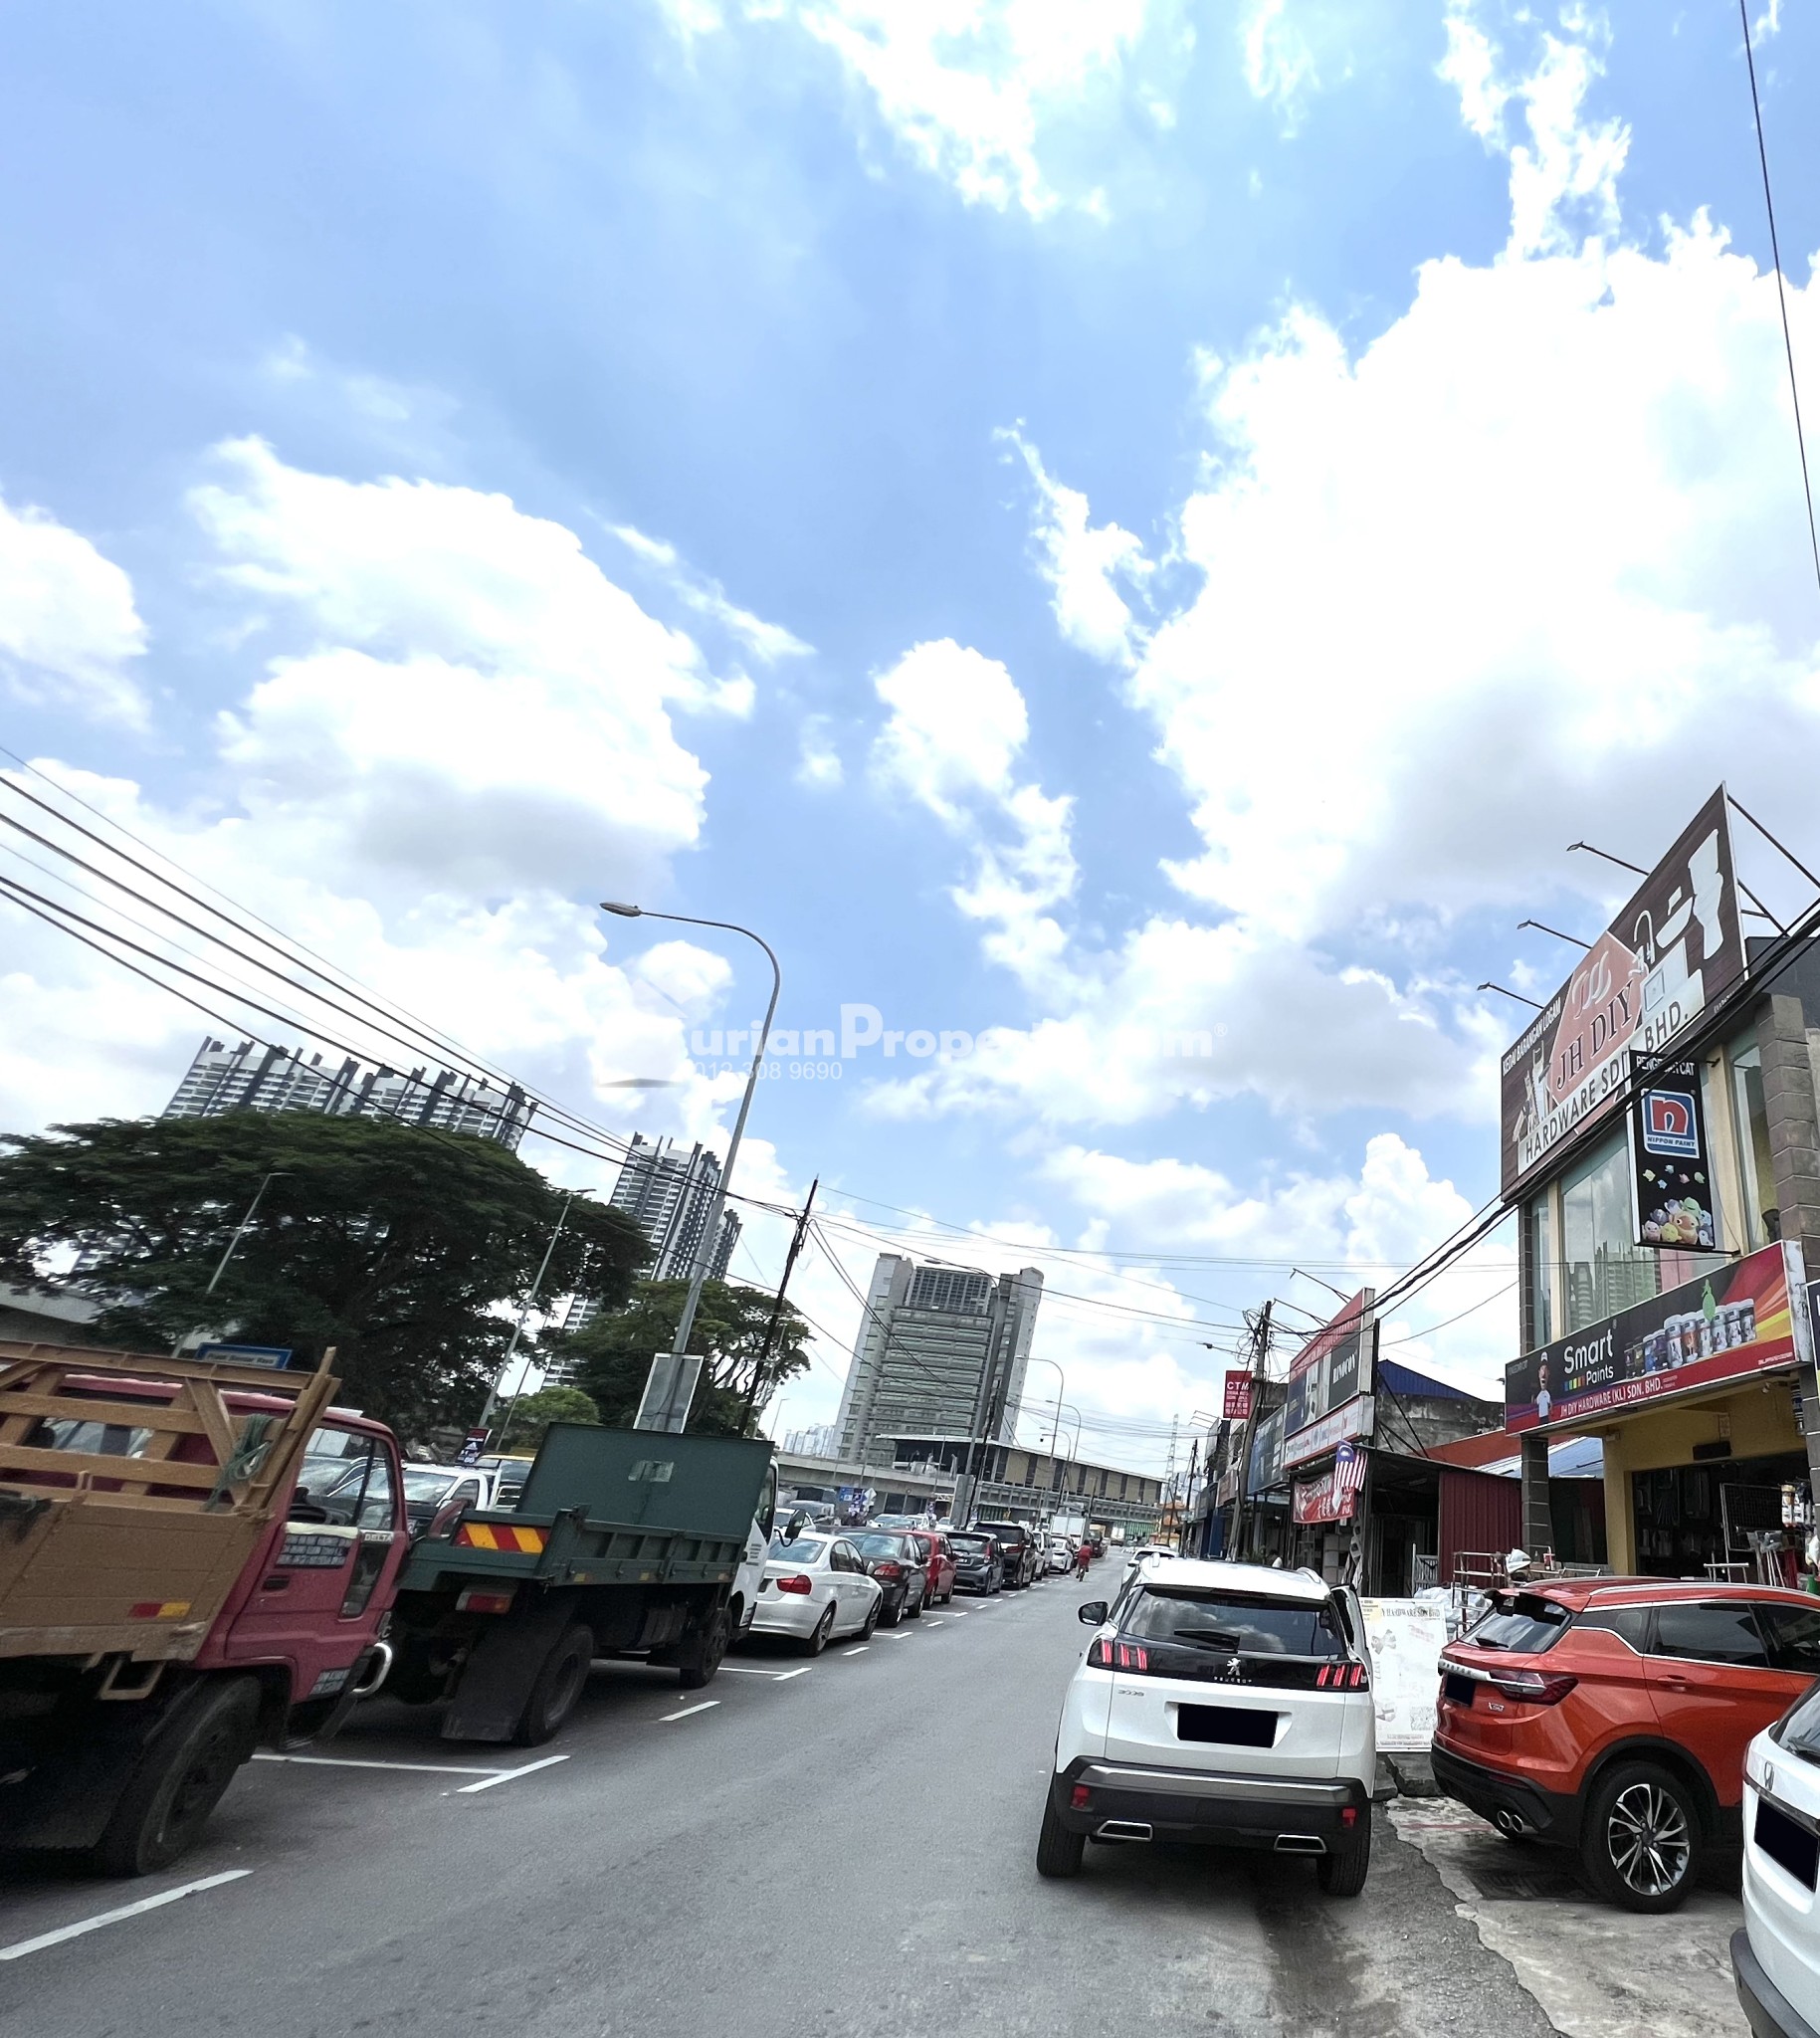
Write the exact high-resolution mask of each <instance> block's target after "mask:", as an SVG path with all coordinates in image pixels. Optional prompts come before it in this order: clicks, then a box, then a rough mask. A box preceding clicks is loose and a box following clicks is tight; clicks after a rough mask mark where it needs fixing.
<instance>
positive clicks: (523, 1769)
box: [454, 1755, 568, 1797]
mask: <svg viewBox="0 0 1820 2038" xmlns="http://www.w3.org/2000/svg"><path fill="white" fill-rule="evenodd" d="M567 1760H568V1756H567V1755H545V1756H544V1757H543V1759H542V1761H540V1762H521V1763H519V1765H518V1766H517V1768H515V1769H502V1770H501V1771H500V1772H499V1774H498V1775H496V1776H483V1777H482V1778H481V1780H480V1781H479V1782H478V1783H464V1784H463V1785H462V1787H461V1788H460V1789H459V1790H457V1791H456V1792H455V1793H454V1795H455V1796H457V1797H472V1796H473V1795H474V1793H475V1792H476V1791H477V1790H491V1789H492V1788H493V1787H494V1785H495V1784H496V1783H512V1782H515V1781H516V1780H517V1779H518V1777H520V1776H528V1775H529V1774H530V1773H531V1771H532V1770H533V1769H552V1768H554V1767H555V1765H556V1764H557V1763H558V1762H566V1761H567Z"/></svg>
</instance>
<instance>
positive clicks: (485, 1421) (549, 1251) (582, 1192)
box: [481, 1189, 594, 1443]
mask: <svg viewBox="0 0 1820 2038" xmlns="http://www.w3.org/2000/svg"><path fill="white" fill-rule="evenodd" d="M593 1193H594V1191H593V1190H592V1189H568V1190H565V1191H564V1193H563V1198H562V1208H561V1209H560V1210H559V1211H558V1212H557V1213H556V1228H555V1230H554V1231H552V1232H551V1233H550V1242H549V1244H548V1245H546V1246H545V1247H544V1248H543V1258H542V1260H541V1262H540V1263H539V1264H538V1267H537V1278H536V1280H535V1281H533V1282H532V1283H531V1285H530V1293H529V1294H528V1295H527V1296H526V1297H525V1298H524V1306H523V1307H522V1308H521V1309H520V1310H519V1311H518V1321H517V1322H516V1323H515V1324H514V1325H512V1326H511V1342H510V1343H509V1344H508V1345H506V1356H505V1357H504V1358H503V1359H502V1360H501V1361H500V1369H499V1371H498V1372H497V1373H495V1374H494V1377H493V1385H492V1386H491V1387H490V1388H489V1389H488V1390H487V1406H486V1407H485V1408H483V1409H482V1410H481V1428H482V1429H486V1428H487V1427H488V1426H489V1425H490V1424H491V1423H492V1421H493V1411H494V1410H495V1409H496V1408H497V1407H498V1406H499V1405H500V1389H501V1387H502V1386H504V1384H505V1382H506V1374H507V1373H509V1372H510V1371H511V1362H512V1360H513V1359H514V1358H515V1357H516V1356H517V1355H518V1340H519V1339H520V1338H521V1337H522V1336H523V1335H524V1325H525V1323H526V1321H527V1320H528V1319H529V1317H530V1313H531V1311H532V1309H533V1308H534V1307H535V1306H536V1301H537V1297H538V1296H539V1295H540V1294H541V1293H542V1292H543V1277H544V1275H546V1274H547V1273H548V1272H549V1270H550V1262H551V1260H553V1259H554V1258H555V1256H556V1241H557V1240H558V1239H559V1238H561V1236H562V1227H563V1226H564V1225H565V1224H567V1222H568V1221H569V1205H570V1204H571V1203H572V1202H574V1200H575V1198H576V1197H577V1196H591V1195H592V1194H593ZM522 1392H523V1389H522V1387H518V1388H514V1389H513V1391H512V1396H511V1399H510V1400H509V1401H507V1402H506V1420H505V1422H503V1423H502V1424H501V1425H500V1441H501V1442H502V1443H504V1442H505V1440H506V1429H507V1428H509V1427H510V1424H511V1411H512V1410H513V1409H514V1408H515V1407H516V1406H517V1405H518V1397H519V1395H520V1394H521V1393H522Z"/></svg>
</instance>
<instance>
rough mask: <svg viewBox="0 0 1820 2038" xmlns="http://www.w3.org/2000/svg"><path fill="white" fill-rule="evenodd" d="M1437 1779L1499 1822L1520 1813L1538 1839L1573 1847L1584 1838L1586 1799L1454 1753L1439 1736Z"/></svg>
mask: <svg viewBox="0 0 1820 2038" xmlns="http://www.w3.org/2000/svg"><path fill="white" fill-rule="evenodd" d="M1429 1760H1430V1761H1431V1762H1432V1764H1433V1766H1434V1772H1435V1781H1436V1782H1437V1783H1439V1784H1440V1786H1441V1788H1442V1789H1443V1790H1444V1791H1446V1793H1447V1794H1448V1796H1449V1797H1457V1798H1458V1799H1459V1800H1460V1802H1461V1803H1462V1804H1464V1805H1466V1806H1467V1807H1468V1808H1469V1809H1470V1810H1473V1811H1476V1812H1477V1813H1478V1814H1479V1816H1480V1817H1481V1818H1482V1819H1490V1820H1491V1822H1492V1823H1493V1824H1494V1825H1497V1824H1498V1823H1499V1813H1500V1812H1503V1813H1504V1814H1505V1815H1506V1816H1507V1817H1510V1816H1512V1815H1515V1816H1516V1817H1517V1818H1518V1819H1520V1820H1521V1821H1522V1826H1523V1830H1524V1831H1525V1832H1529V1833H1533V1834H1534V1835H1535V1837H1536V1838H1537V1839H1538V1840H1552V1841H1554V1842H1556V1843H1558V1844H1559V1845H1561V1846H1563V1847H1571V1846H1573V1845H1574V1844H1575V1843H1576V1842H1577V1841H1578V1839H1579V1837H1580V1800H1579V1799H1578V1798H1577V1797H1562V1796H1560V1795H1559V1794H1558V1793H1556V1792H1555V1791H1552V1790H1543V1789H1541V1788H1540V1787H1539V1786H1538V1785H1536V1784H1534V1783H1531V1782H1530V1781H1529V1780H1528V1779H1527V1778H1526V1777H1523V1776H1517V1775H1512V1774H1510V1773H1508V1772H1507V1771H1506V1770H1503V1769H1488V1768H1485V1767H1483V1766H1482V1765H1481V1764H1480V1763H1478V1762H1469V1761H1467V1760H1466V1759H1465V1757H1464V1756H1462V1755H1456V1754H1450V1753H1449V1752H1448V1750H1447V1749H1446V1748H1444V1747H1443V1746H1442V1745H1441V1743H1440V1742H1439V1741H1438V1740H1437V1741H1435V1742H1434V1743H1433V1745H1432V1746H1431V1747H1430V1749H1429Z"/></svg>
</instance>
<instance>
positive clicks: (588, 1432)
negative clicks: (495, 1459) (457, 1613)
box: [398, 1422, 771, 1592]
mask: <svg viewBox="0 0 1820 2038" xmlns="http://www.w3.org/2000/svg"><path fill="white" fill-rule="evenodd" d="M770 1461H771V1446H770V1445H769V1444H768V1443H767V1442H765V1441H763V1440H762V1439H758V1438H752V1437H710V1436H670V1435H667V1434H666V1433H664V1432H663V1431H656V1430H629V1429H603V1428H600V1427H599V1426H597V1425H595V1424H591V1423H571V1422H560V1423H553V1424H551V1426H550V1428H549V1430H548V1432H547V1433H546V1434H545V1436H544V1439H543V1444H542V1448H541V1449H540V1450H539V1451H538V1453H537V1459H536V1463H535V1464H534V1465H533V1466H532V1467H531V1472H530V1477H529V1478H528V1479H527V1480H526V1481H525V1483H524V1491H523V1493H522V1494H521V1495H520V1496H519V1498H518V1504H517V1506H516V1507H515V1508H513V1509H509V1510H507V1509H494V1510H488V1511H485V1512H479V1513H472V1514H468V1515H465V1516H464V1517H463V1518H462V1520H461V1521H460V1522H459V1523H458V1524H457V1525H456V1526H455V1529H454V1531H453V1533H452V1534H451V1535H448V1536H439V1537H436V1538H434V1539H432V1538H430V1537H425V1538H424V1539H423V1540H421V1541H419V1542H418V1543H417V1544H416V1546H415V1547H414V1548H413V1549H412V1551H411V1554H410V1555H409V1557H408V1558H407V1559H406V1560H405V1565H404V1569H403V1571H402V1573H401V1574H400V1576H399V1580H398V1585H399V1590H400V1591H401V1592H436V1591H439V1590H448V1589H450V1588H451V1587H453V1586H454V1584H455V1583H456V1581H457V1580H460V1579H470V1580H471V1579H475V1578H488V1577H500V1578H511V1579H514V1580H525V1579H531V1580H535V1581H537V1582H539V1583H542V1584H549V1585H570V1584H572V1585H647V1584H704V1585H706V1584H725V1583H728V1582H730V1580H731V1578H732V1576H733V1573H734V1571H735V1570H736V1569H737V1568H738V1566H739V1563H740V1560H741V1558H742V1557H743V1555H744V1552H745V1541H746V1537H747V1535H748V1534H749V1533H750V1532H751V1526H752V1518H753V1516H754V1515H755V1514H756V1512H757V1509H758V1503H759V1498H760V1496H761V1494H762V1493H763V1490H764V1481H765V1472H766V1469H767V1467H768V1466H769V1464H770Z"/></svg>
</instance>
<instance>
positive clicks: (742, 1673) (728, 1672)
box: [720, 1663, 796, 1677]
mask: <svg viewBox="0 0 1820 2038" xmlns="http://www.w3.org/2000/svg"><path fill="white" fill-rule="evenodd" d="M720 1674H721V1675H722V1676H723V1677H725V1676H732V1677H775V1676H777V1674H778V1673H777V1672H776V1671H775V1670H760V1669H759V1667H758V1666H757V1664H755V1663H723V1664H721V1666H720ZM783 1675H784V1676H785V1677H794V1676H795V1675H796V1673H795V1671H793V1670H786V1671H785V1672H784V1673H783Z"/></svg>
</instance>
